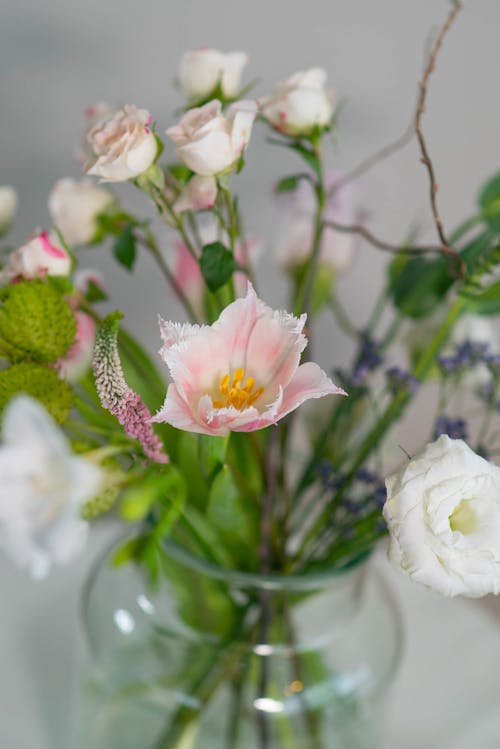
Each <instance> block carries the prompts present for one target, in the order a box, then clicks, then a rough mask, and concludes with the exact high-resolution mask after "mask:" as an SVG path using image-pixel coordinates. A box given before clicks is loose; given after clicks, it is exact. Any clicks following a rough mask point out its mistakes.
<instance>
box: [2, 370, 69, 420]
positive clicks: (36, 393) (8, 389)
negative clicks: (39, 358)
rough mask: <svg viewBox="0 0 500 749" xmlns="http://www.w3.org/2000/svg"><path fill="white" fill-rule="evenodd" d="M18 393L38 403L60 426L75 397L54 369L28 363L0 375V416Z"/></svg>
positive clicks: (4, 371) (66, 416)
mask: <svg viewBox="0 0 500 749" xmlns="http://www.w3.org/2000/svg"><path fill="white" fill-rule="evenodd" d="M17 393H26V394H27V395H31V396H32V397H33V398H36V399H37V400H39V401H40V402H41V403H42V404H43V405H44V406H45V408H46V409H47V411H48V412H49V413H50V414H51V416H52V417H53V418H54V419H55V420H56V421H57V422H58V423H59V424H62V423H63V422H64V421H66V419H67V418H68V415H69V412H70V409H71V406H72V404H73V397H74V396H73V391H72V389H71V388H70V386H69V385H68V384H67V383H66V382H63V380H60V379H59V377H58V376H57V374H56V372H55V371H54V370H53V369H49V368H48V367H44V366H41V365H39V364H32V363H30V362H21V363H19V364H13V365H12V366H10V367H7V369H3V370H1V371H0V413H1V412H3V409H4V408H5V406H6V405H7V403H8V401H9V400H10V399H11V398H12V397H13V396H14V395H16V394H17Z"/></svg>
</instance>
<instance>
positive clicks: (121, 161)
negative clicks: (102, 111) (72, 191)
mask: <svg viewBox="0 0 500 749" xmlns="http://www.w3.org/2000/svg"><path fill="white" fill-rule="evenodd" d="M151 122H152V116H151V114H150V113H149V112H148V111H147V110H146V109H137V107H136V106H134V105H133V104H126V105H125V106H124V107H123V109H120V110H118V112H115V113H114V114H113V115H112V116H111V117H109V118H107V119H104V120H99V121H98V122H97V124H95V125H94V127H92V128H91V129H90V130H89V132H88V133H87V141H88V144H89V146H90V149H91V150H92V152H93V154H94V159H93V160H92V161H91V162H90V164H89V166H88V167H87V168H86V169H85V171H86V173H87V174H93V175H95V176H97V177H101V182H125V181H126V180H128V179H134V178H135V177H138V176H139V175H140V174H142V173H143V172H145V171H146V169H148V168H149V167H150V166H151V164H153V163H154V161H155V159H156V157H157V155H158V143H157V141H156V136H155V134H154V133H153V131H152V129H151V127H150V125H151Z"/></svg>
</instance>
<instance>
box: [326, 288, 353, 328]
mask: <svg viewBox="0 0 500 749" xmlns="http://www.w3.org/2000/svg"><path fill="white" fill-rule="evenodd" d="M329 304H330V309H331V311H332V312H333V316H334V317H335V320H336V321H337V323H338V326H339V328H340V329H341V330H343V331H344V333H346V335H348V336H349V337H350V338H355V339H356V340H357V339H358V338H359V332H358V330H356V328H355V326H354V325H353V324H352V322H351V321H350V319H349V316H348V314H347V312H346V311H345V309H344V307H343V305H342V303H341V302H340V299H339V298H338V296H337V295H336V294H335V292H334V291H332V293H331V296H330V300H329Z"/></svg>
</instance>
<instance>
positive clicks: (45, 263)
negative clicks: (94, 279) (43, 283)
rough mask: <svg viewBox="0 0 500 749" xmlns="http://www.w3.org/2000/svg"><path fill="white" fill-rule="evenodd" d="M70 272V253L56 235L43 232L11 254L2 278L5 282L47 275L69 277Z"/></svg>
mask: <svg viewBox="0 0 500 749" xmlns="http://www.w3.org/2000/svg"><path fill="white" fill-rule="evenodd" d="M70 271H71V258H70V256H69V254H68V252H67V251H66V250H65V249H64V247H61V245H60V244H59V241H58V239H57V237H56V236H54V234H49V233H48V232H46V231H42V232H39V233H38V234H35V236H34V237H32V239H30V240H29V241H28V242H26V244H23V245H22V246H21V247H18V248H17V250H14V251H13V252H11V253H10V255H9V258H8V260H7V264H6V266H5V267H4V268H3V270H2V272H1V274H0V277H1V279H2V280H3V281H13V280H17V279H20V278H24V279H28V280H29V279H32V278H41V277H43V276H45V275H47V276H67V275H69V273H70Z"/></svg>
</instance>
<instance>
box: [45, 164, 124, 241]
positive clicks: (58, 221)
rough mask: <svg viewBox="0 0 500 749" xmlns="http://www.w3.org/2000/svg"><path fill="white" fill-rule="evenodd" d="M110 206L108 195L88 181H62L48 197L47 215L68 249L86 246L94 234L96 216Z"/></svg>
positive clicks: (110, 200)
mask: <svg viewBox="0 0 500 749" xmlns="http://www.w3.org/2000/svg"><path fill="white" fill-rule="evenodd" d="M113 202H114V197H113V195H112V193H111V192H109V190H106V188H105V187H99V186H98V185H96V184H94V183H93V182H92V181H91V180H90V179H82V180H80V181H77V180H74V179H70V178H69V177H66V178H64V179H60V180H59V181H58V182H56V184H55V185H54V187H53V189H52V192H51V193H50V196H49V213H50V215H51V218H52V221H53V222H54V224H55V225H56V226H57V228H58V229H59V230H60V231H61V233H62V235H63V237H64V239H65V240H66V242H67V243H68V244H69V245H79V244H88V243H89V242H91V241H92V240H93V239H94V237H95V236H96V234H97V231H98V226H97V216H98V215H99V214H100V213H102V212H103V211H105V210H106V208H108V207H109V206H110V205H111V204H112V203H113Z"/></svg>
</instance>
